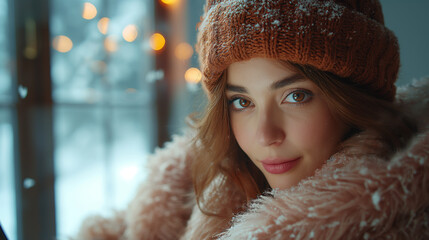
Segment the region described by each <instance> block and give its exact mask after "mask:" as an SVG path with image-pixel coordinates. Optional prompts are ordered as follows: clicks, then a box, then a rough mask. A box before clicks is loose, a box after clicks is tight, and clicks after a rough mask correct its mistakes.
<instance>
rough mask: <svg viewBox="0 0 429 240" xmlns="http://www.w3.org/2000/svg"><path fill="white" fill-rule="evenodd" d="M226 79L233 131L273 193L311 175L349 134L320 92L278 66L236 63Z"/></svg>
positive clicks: (259, 62)
mask: <svg viewBox="0 0 429 240" xmlns="http://www.w3.org/2000/svg"><path fill="white" fill-rule="evenodd" d="M227 79H228V80H227V89H226V95H227V98H228V102H229V108H230V121H231V127H232V131H233V133H234V135H235V138H236V140H237V142H238V144H239V145H240V147H241V149H242V150H243V151H244V152H245V153H246V154H247V156H248V157H249V158H250V159H251V160H252V162H253V163H254V164H255V165H256V166H257V167H258V168H259V169H260V170H261V171H262V173H263V174H264V176H265V178H266V179H267V181H268V183H269V184H270V186H271V187H272V188H278V189H286V188H289V187H291V186H294V185H296V184H297V183H298V182H299V181H300V180H302V179H304V178H306V177H309V176H312V175H313V174H314V172H315V170H316V169H318V168H320V167H321V166H322V165H323V163H324V162H325V161H326V160H327V159H328V158H329V157H330V156H331V155H332V154H334V153H335V151H336V148H337V146H338V144H339V142H340V141H341V139H342V137H343V136H344V135H345V133H346V132H347V131H348V127H347V126H346V125H345V124H344V123H342V122H341V121H339V120H337V118H335V117H334V116H333V114H332V113H331V111H330V110H329V108H328V105H327V103H326V99H325V98H324V96H323V95H322V93H321V91H320V90H319V88H318V87H317V86H316V85H315V84H314V83H313V82H312V81H311V80H309V79H306V78H305V77H304V76H302V75H300V74H297V73H296V72H293V71H291V70H289V69H288V68H286V67H285V66H284V65H282V64H281V63H280V62H278V61H275V60H270V59H265V58H253V59H251V60H249V61H245V62H237V63H233V64H231V65H230V67H229V68H228V75H227Z"/></svg>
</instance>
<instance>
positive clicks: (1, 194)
mask: <svg viewBox="0 0 429 240" xmlns="http://www.w3.org/2000/svg"><path fill="white" fill-rule="evenodd" d="M13 140H14V138H13V127H12V117H11V113H10V110H9V109H7V108H0V206H1V209H0V223H1V225H2V226H3V229H4V231H5V232H6V234H7V235H8V237H9V239H10V240H16V239H17V235H16V234H17V226H16V205H15V202H16V200H15V199H16V196H15V181H14V175H13V173H14V172H15V171H14V165H13V163H14V161H13V149H14V148H13Z"/></svg>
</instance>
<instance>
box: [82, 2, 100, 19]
mask: <svg viewBox="0 0 429 240" xmlns="http://www.w3.org/2000/svg"><path fill="white" fill-rule="evenodd" d="M95 16H97V8H96V7H95V6H94V5H93V4H92V3H89V2H86V3H84V4H83V11H82V17H83V18H84V19H86V20H91V19H93V18H95Z"/></svg>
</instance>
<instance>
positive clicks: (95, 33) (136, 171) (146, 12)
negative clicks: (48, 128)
mask: <svg viewBox="0 0 429 240" xmlns="http://www.w3.org/2000/svg"><path fill="white" fill-rule="evenodd" d="M152 14H153V5H152V2H151V1H146V0H107V1H105V0H104V1H101V0H93V1H90V2H85V1H82V0H78V1H62V0H52V1H51V17H50V21H51V22H50V26H51V38H52V49H51V76H52V87H53V90H52V91H53V92H52V94H53V100H54V103H55V105H54V141H55V152H54V159H55V174H56V180H55V198H56V199H55V202H56V221H57V236H58V237H59V238H62V237H64V238H65V239H67V237H69V236H73V235H74V234H75V233H76V231H77V230H78V228H79V225H80V224H81V222H82V220H83V218H84V217H86V216H88V215H89V214H100V213H102V214H103V213H108V212H109V210H112V209H124V208H125V207H126V204H127V203H128V202H129V200H130V199H131V197H132V195H133V193H134V191H135V190H136V187H137V184H138V183H139V182H141V180H142V179H143V178H144V176H145V174H144V173H143V172H141V171H142V168H141V167H142V166H143V163H144V161H145V159H146V156H147V155H148V153H149V152H150V150H151V149H153V147H154V146H153V144H154V143H156V138H155V132H154V131H156V121H155V118H156V114H154V109H153V108H152V105H153V104H152V103H153V98H154V87H155V86H154V84H153V82H152V81H151V80H153V78H154V76H155V77H156V76H158V75H160V74H161V73H160V72H158V71H153V70H152V68H153V66H154V55H153V53H152V52H151V51H150V50H149V38H150V36H151V34H152V32H153V15H152ZM136 34H137V35H136Z"/></svg>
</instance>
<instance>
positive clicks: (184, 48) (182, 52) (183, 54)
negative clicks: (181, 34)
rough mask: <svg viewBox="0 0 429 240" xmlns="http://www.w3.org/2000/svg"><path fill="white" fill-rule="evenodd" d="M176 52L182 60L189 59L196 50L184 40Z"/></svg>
mask: <svg viewBox="0 0 429 240" xmlns="http://www.w3.org/2000/svg"><path fill="white" fill-rule="evenodd" d="M174 54H175V55H176V57H177V58H178V59H180V60H188V59H189V58H191V57H192V54H194V50H193V49H192V47H191V45H189V44H188V43H185V42H184V43H180V44H179V45H177V47H176V49H175V51H174Z"/></svg>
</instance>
